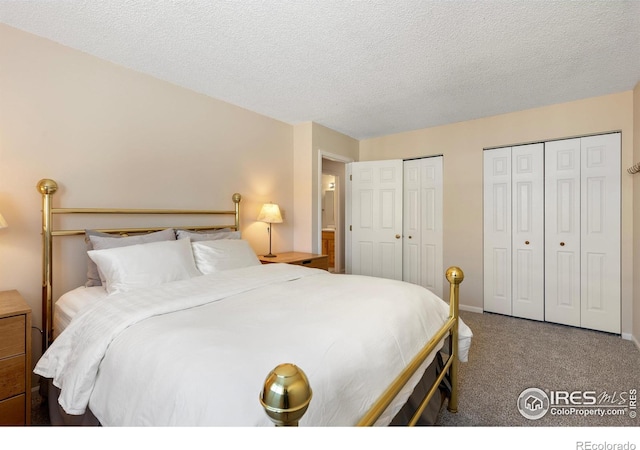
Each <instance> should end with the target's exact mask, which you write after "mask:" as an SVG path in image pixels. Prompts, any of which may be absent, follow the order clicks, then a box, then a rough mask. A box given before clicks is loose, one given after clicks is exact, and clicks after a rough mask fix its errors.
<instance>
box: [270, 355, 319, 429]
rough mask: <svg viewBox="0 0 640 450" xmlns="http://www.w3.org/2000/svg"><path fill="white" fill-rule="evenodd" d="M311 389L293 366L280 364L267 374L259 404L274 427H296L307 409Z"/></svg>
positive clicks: (301, 374) (304, 376) (303, 376)
mask: <svg viewBox="0 0 640 450" xmlns="http://www.w3.org/2000/svg"><path fill="white" fill-rule="evenodd" d="M311 395H312V393H311V387H310V386H309V380H308V379H307V376H306V375H305V373H304V372H303V371H302V370H301V369H300V368H298V367H297V366H295V365H294V364H290V363H285V364H280V365H279V366H277V367H276V368H275V369H273V370H272V371H271V373H269V375H268V376H267V378H266V379H265V381H264V387H263V388H262V392H261V393H260V403H261V404H262V407H263V408H264V410H265V412H266V413H267V415H268V416H269V418H270V419H271V421H272V422H273V423H275V424H276V426H297V425H298V421H299V420H300V419H301V418H302V416H303V415H304V413H305V412H306V411H307V408H308V407H309V402H310V401H311Z"/></svg>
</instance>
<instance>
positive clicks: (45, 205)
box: [37, 179, 58, 353]
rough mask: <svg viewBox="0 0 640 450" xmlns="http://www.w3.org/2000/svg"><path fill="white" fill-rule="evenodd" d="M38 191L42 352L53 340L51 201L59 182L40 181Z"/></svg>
mask: <svg viewBox="0 0 640 450" xmlns="http://www.w3.org/2000/svg"><path fill="white" fill-rule="evenodd" d="M37 188H38V192H40V193H41V194H42V353H44V352H45V351H46V350H47V348H49V345H50V344H51V342H52V341H53V312H52V299H53V292H52V278H53V268H52V234H51V231H52V225H51V215H52V213H51V210H52V206H51V201H52V196H53V194H55V192H56V191H57V190H58V184H57V183H56V182H55V181H53V180H50V179H43V180H40V181H39V182H38V185H37Z"/></svg>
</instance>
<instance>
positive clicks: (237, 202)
mask: <svg viewBox="0 0 640 450" xmlns="http://www.w3.org/2000/svg"><path fill="white" fill-rule="evenodd" d="M231 199H232V200H233V203H234V204H235V205H236V213H235V217H236V231H240V200H242V195H240V194H238V193H237V192H236V193H235V194H233V196H232V197H231Z"/></svg>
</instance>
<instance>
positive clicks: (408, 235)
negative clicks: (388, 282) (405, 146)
mask: <svg viewBox="0 0 640 450" xmlns="http://www.w3.org/2000/svg"><path fill="white" fill-rule="evenodd" d="M442 160H443V157H442V156H438V157H431V158H420V159H411V160H406V161H404V171H403V176H404V193H403V208H404V213H403V215H404V218H403V233H402V235H403V238H402V240H403V244H402V245H403V246H402V279H403V280H404V281H408V282H410V283H414V284H419V285H420V286H423V287H426V288H427V289H429V290H430V291H431V292H433V293H435V294H436V295H438V296H443V295H444V292H443V285H444V267H443V266H444V258H443V249H442V247H443V244H442V242H443V229H442V221H443V219H442V210H443V205H442V202H443V196H442V187H443V182H442V181H443V180H442V169H443V167H442Z"/></svg>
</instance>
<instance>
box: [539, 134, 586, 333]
mask: <svg viewBox="0 0 640 450" xmlns="http://www.w3.org/2000/svg"><path fill="white" fill-rule="evenodd" d="M545 214H546V220H545V320H546V321H547V322H555V323H562V324H565V325H573V326H580V269H581V267H580V139H579V138H578V139H567V140H562V141H552V142H547V143H546V144H545Z"/></svg>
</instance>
